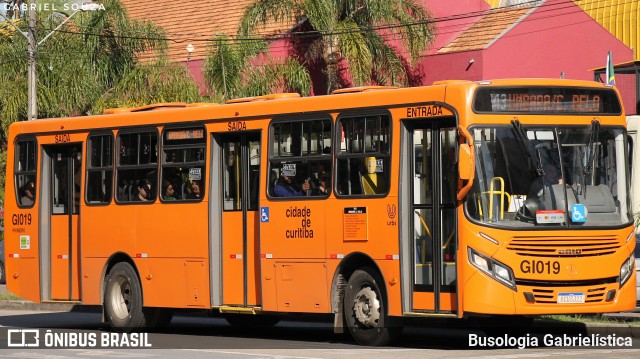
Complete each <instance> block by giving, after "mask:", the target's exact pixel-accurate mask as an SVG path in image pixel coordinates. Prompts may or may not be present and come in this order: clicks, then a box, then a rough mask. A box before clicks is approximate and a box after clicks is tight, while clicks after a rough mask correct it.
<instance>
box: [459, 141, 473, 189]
mask: <svg viewBox="0 0 640 359" xmlns="http://www.w3.org/2000/svg"><path fill="white" fill-rule="evenodd" d="M458 154H459V155H458V156H459V157H458V175H459V176H460V179H461V180H464V181H468V180H470V179H471V175H472V174H473V170H474V168H473V167H474V166H475V163H474V161H473V156H472V155H471V148H470V147H469V144H468V143H462V144H460V150H459V151H458Z"/></svg>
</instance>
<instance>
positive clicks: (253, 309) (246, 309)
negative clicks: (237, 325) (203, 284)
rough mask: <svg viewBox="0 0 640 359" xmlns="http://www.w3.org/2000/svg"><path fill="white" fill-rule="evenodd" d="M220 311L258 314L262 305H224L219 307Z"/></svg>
mask: <svg viewBox="0 0 640 359" xmlns="http://www.w3.org/2000/svg"><path fill="white" fill-rule="evenodd" d="M218 310H219V311H220V313H223V314H224V313H234V314H258V313H259V312H261V311H262V308H261V307H232V306H228V305H223V306H221V307H218Z"/></svg>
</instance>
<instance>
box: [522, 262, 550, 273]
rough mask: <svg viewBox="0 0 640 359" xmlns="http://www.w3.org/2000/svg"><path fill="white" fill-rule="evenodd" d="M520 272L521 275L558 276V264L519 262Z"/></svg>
mask: <svg viewBox="0 0 640 359" xmlns="http://www.w3.org/2000/svg"><path fill="white" fill-rule="evenodd" d="M520 271H522V273H532V274H559V273H560V262H558V261H553V262H552V261H538V260H532V261H528V260H524V261H522V262H520Z"/></svg>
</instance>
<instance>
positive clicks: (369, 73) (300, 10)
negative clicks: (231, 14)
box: [205, 0, 434, 93]
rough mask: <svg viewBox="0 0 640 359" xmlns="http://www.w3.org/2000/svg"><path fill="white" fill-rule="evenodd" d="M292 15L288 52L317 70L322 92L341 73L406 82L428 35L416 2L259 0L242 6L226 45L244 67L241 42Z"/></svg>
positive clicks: (427, 18) (426, 18) (425, 14)
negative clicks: (233, 34) (235, 29)
mask: <svg viewBox="0 0 640 359" xmlns="http://www.w3.org/2000/svg"><path fill="white" fill-rule="evenodd" d="M295 15H298V19H297V20H298V21H297V25H296V27H295V29H294V31H291V32H290V33H289V34H288V36H287V38H288V39H289V40H290V41H291V44H292V45H293V51H292V53H293V55H294V57H295V58H296V59H297V60H298V62H299V63H300V64H301V65H302V66H304V67H305V68H307V69H311V68H315V69H320V70H321V71H322V73H323V74H324V76H325V81H326V92H327V93H330V92H332V91H333V90H335V89H337V88H340V87H341V86H344V85H345V83H344V81H343V80H344V78H343V76H341V74H342V73H343V71H345V72H346V73H348V74H349V75H350V77H351V81H352V83H353V84H354V85H356V86H361V85H365V84H367V83H377V84H381V85H401V86H403V85H408V83H409V73H408V70H409V68H410V67H411V66H412V65H413V64H414V63H415V62H416V60H417V59H419V57H420V54H421V52H422V51H424V50H425V49H426V48H427V47H428V46H429V45H430V43H431V42H432V41H433V38H434V26H433V23H432V21H431V18H432V17H431V15H430V13H429V11H428V10H427V9H426V8H424V7H422V6H421V5H420V4H419V3H418V0H399V1H384V0H368V1H364V0H327V1H316V0H259V1H256V2H255V3H253V4H252V5H250V6H249V8H247V10H246V12H245V14H244V16H243V18H242V20H241V23H240V26H239V29H238V37H237V40H236V41H235V42H228V43H227V46H233V48H234V49H236V51H237V52H238V53H239V54H241V55H240V56H241V59H242V61H240V63H241V64H245V65H247V64H249V65H250V64H252V62H251V60H249V61H247V60H246V56H247V55H251V54H252V53H251V52H250V51H246V50H244V48H245V44H247V43H251V42H253V41H256V38H257V36H258V35H259V34H258V33H257V31H258V30H259V29H262V28H264V26H265V25H267V24H270V23H274V22H275V23H282V22H284V23H287V22H290V23H294V20H295V19H294V16H295ZM237 49H240V50H237ZM403 53H406V54H407V56H406V57H404V56H403ZM210 61H212V62H215V61H216V60H215V59H214V58H210ZM268 66H270V63H268ZM240 68H241V71H240V72H242V71H244V69H245V67H240ZM205 73H207V71H205ZM227 73H228V72H227ZM234 76H236V75H234ZM309 78H310V77H309ZM317 85H318V84H316V86H315V87H316V89H318V86H317ZM216 89H217V87H216Z"/></svg>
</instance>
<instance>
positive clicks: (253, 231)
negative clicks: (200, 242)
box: [212, 132, 261, 306]
mask: <svg viewBox="0 0 640 359" xmlns="http://www.w3.org/2000/svg"><path fill="white" fill-rule="evenodd" d="M214 138H215V142H216V143H217V148H218V149H221V151H218V152H219V155H220V156H221V159H218V161H220V162H221V166H217V167H214V168H222V171H220V173H219V174H218V181H220V183H221V184H222V186H221V191H222V192H221V193H219V195H220V196H221V197H222V211H221V213H222V214H221V217H222V221H221V226H222V227H221V228H220V233H221V240H220V241H221V243H220V244H221V247H222V248H221V249H220V251H219V260H220V263H221V272H222V273H221V274H220V276H221V278H222V286H221V290H222V299H221V300H222V303H221V304H223V305H232V306H257V305H260V284H259V274H260V273H259V265H260V258H259V256H258V255H257V253H258V248H259V247H258V235H259V233H258V228H259V224H260V221H259V218H258V194H259V188H260V186H259V184H260V181H259V179H260V153H261V152H260V132H241V133H233V134H224V135H220V136H214ZM214 176H216V174H215V173H214ZM212 178H214V181H215V177H212ZM212 193H213V192H212ZM212 198H219V197H212ZM214 255H215V251H214ZM214 278H215V275H214ZM215 302H216V300H215V298H214V304H215Z"/></svg>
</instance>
